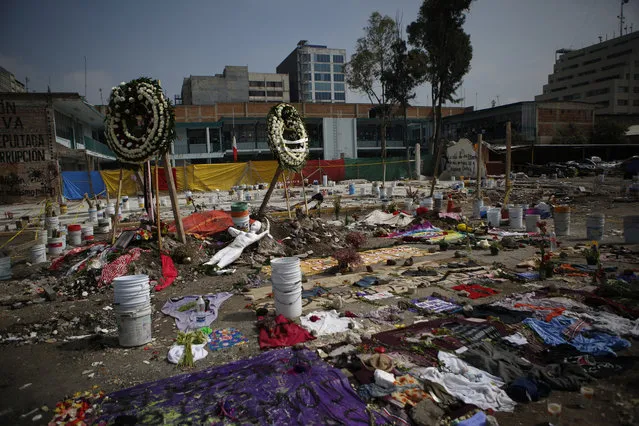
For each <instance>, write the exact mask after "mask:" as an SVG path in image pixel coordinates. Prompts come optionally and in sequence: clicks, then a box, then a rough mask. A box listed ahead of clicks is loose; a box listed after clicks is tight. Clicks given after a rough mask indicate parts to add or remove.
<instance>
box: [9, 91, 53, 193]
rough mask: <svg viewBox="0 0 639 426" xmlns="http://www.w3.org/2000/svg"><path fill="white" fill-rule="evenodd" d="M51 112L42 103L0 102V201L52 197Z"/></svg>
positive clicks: (44, 102)
mask: <svg viewBox="0 0 639 426" xmlns="http://www.w3.org/2000/svg"><path fill="white" fill-rule="evenodd" d="M52 132H53V123H52V112H51V109H50V108H47V103H46V101H17V100H10V99H0V200H2V202H13V201H18V200H19V199H21V198H33V197H55V195H56V187H57V185H56V183H57V181H58V168H57V162H56V161H55V160H54V159H53V156H52V143H51V137H52Z"/></svg>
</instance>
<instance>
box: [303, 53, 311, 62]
mask: <svg viewBox="0 0 639 426" xmlns="http://www.w3.org/2000/svg"><path fill="white" fill-rule="evenodd" d="M301 56H302V62H310V61H311V54H310V53H302V55H301Z"/></svg>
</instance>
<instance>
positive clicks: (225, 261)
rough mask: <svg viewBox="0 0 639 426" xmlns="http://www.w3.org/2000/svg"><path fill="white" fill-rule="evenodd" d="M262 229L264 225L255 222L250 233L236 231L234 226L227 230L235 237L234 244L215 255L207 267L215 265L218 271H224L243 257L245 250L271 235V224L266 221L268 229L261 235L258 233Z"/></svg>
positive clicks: (207, 263)
mask: <svg viewBox="0 0 639 426" xmlns="http://www.w3.org/2000/svg"><path fill="white" fill-rule="evenodd" d="M261 227H262V224H261V223H260V222H259V221H257V220H256V221H255V222H253V224H252V225H251V228H250V231H249V232H244V231H240V230H239V229H235V228H233V227H232V226H231V227H229V229H228V230H227V231H228V233H229V234H231V236H232V237H235V239H234V240H233V242H231V244H229V245H228V246H226V247H224V248H223V249H222V250H220V251H218V252H217V253H215V255H214V256H213V257H212V258H211V259H210V260H209V261H208V262H206V263H205V265H214V266H215V267H216V268H218V269H222V268H224V267H225V266H227V265H230V264H231V263H233V262H235V261H236V260H237V259H239V257H240V256H241V255H242V252H243V251H244V249H245V248H247V247H248V246H250V245H251V244H254V243H256V242H258V241H259V240H261V239H262V238H264V237H266V236H267V235H270V234H269V228H270V225H269V222H268V220H266V229H265V230H264V232H262V233H261V234H258V233H257V232H258V231H259V230H260V228H261Z"/></svg>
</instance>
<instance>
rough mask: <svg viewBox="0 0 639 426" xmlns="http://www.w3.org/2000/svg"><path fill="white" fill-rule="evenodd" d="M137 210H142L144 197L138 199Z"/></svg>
mask: <svg viewBox="0 0 639 426" xmlns="http://www.w3.org/2000/svg"><path fill="white" fill-rule="evenodd" d="M138 208H139V209H144V197H138Z"/></svg>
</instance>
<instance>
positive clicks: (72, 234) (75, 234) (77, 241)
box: [67, 225, 82, 247]
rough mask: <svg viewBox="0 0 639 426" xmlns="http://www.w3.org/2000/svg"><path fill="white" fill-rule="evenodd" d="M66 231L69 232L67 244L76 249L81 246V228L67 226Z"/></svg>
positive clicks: (78, 226)
mask: <svg viewBox="0 0 639 426" xmlns="http://www.w3.org/2000/svg"><path fill="white" fill-rule="evenodd" d="M67 229H68V230H69V233H68V235H69V237H68V243H69V244H70V245H72V246H76V247H77V246H80V245H82V226H80V225H69V226H68V227H67Z"/></svg>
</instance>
